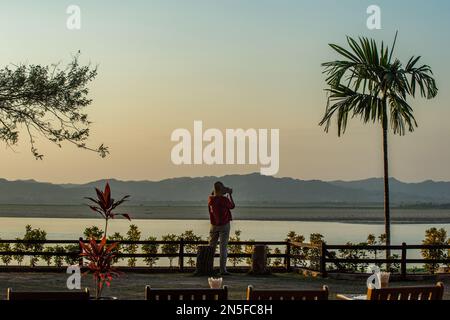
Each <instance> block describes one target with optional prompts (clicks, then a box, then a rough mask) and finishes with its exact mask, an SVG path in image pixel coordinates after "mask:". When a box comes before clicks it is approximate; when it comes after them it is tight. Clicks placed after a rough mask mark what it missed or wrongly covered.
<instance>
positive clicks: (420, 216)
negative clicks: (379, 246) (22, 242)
mask: <svg viewBox="0 0 450 320" xmlns="http://www.w3.org/2000/svg"><path fill="white" fill-rule="evenodd" d="M120 212H126V213H129V214H131V216H132V217H133V218H134V219H167V220H207V219H208V211H207V208H206V206H169V205H167V206H128V207H127V206H123V207H122V208H121V210H120ZM233 215H234V219H235V220H260V221H310V222H344V223H359V224H382V223H383V222H384V213H383V209H382V208H378V207H335V208H332V207H239V206H238V207H237V208H236V209H235V210H234V211H233ZM0 217H22V218H87V219H89V218H98V217H97V216H96V215H95V213H93V212H91V211H90V210H89V208H88V207H87V206H84V205H39V204H37V205H4V204H3V205H0ZM391 219H392V220H391V221H392V223H395V224H441V223H450V209H446V208H443V209H437V208H428V209H427V208H392V209H391Z"/></svg>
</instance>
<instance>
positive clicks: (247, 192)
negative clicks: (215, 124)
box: [0, 173, 450, 205]
mask: <svg viewBox="0 0 450 320" xmlns="http://www.w3.org/2000/svg"><path fill="white" fill-rule="evenodd" d="M217 180H221V181H223V182H224V184H225V185H227V186H230V187H232V188H233V189H234V191H235V193H234V197H235V199H236V200H237V201H240V202H241V203H242V202H243V203H245V202H248V203H260V204H263V205H264V204H268V203H274V204H355V205H358V204H368V203H370V204H381V203H382V202H383V180H382V179H381V178H370V179H365V180H358V181H330V182H326V181H320V180H299V179H293V178H276V177H271V176H262V175H260V174H257V173H254V174H247V175H226V176H223V177H212V176H209V177H194V178H190V177H182V178H173V179H165V180H161V181H120V180H116V179H104V180H98V181H93V182H89V183H85V184H52V183H44V182H37V181H34V180H17V181H8V180H5V179H0V203H1V204H82V203H86V200H85V199H84V198H85V197H87V196H92V195H93V194H94V190H93V188H94V187H98V188H103V186H104V185H105V183H106V181H109V183H110V185H111V188H112V190H113V195H114V196H115V197H116V198H118V197H120V196H123V195H125V194H129V195H131V202H130V204H147V203H152V202H204V201H205V199H206V197H207V195H208V194H209V193H210V192H211V188H212V185H213V183H214V182H215V181H217ZM390 183H391V197H392V203H393V204H397V205H399V204H417V203H432V204H444V203H450V182H434V181H424V182H421V183H405V182H401V181H398V180H396V179H394V178H391V181H390Z"/></svg>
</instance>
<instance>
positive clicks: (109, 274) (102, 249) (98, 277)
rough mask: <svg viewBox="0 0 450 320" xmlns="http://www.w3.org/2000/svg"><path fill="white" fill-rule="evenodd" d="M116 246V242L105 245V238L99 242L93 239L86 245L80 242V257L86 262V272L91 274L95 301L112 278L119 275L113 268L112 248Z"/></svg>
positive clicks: (100, 296)
mask: <svg viewBox="0 0 450 320" xmlns="http://www.w3.org/2000/svg"><path fill="white" fill-rule="evenodd" d="M118 244H119V243H118V242H115V243H112V244H107V243H106V237H105V236H103V238H102V240H101V241H100V242H97V240H95V239H93V238H92V239H91V240H89V242H88V243H84V242H83V241H80V246H81V248H82V253H81V256H82V257H83V258H84V259H86V260H87V262H86V267H87V268H88V271H87V272H90V273H92V275H93V278H94V283H95V298H96V299H97V300H98V299H101V298H102V290H103V288H104V287H105V285H106V286H107V287H109V286H110V285H111V281H112V280H113V278H114V277H116V276H119V275H120V272H119V271H117V270H116V269H115V268H114V267H113V260H114V258H115V256H116V253H115V252H114V248H115V247H116V246H117V245H118ZM112 299H114V298H112Z"/></svg>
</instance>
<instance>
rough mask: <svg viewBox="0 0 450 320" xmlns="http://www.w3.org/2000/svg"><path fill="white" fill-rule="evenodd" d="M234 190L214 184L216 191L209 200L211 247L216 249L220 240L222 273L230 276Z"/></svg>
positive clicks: (219, 183)
mask: <svg viewBox="0 0 450 320" xmlns="http://www.w3.org/2000/svg"><path fill="white" fill-rule="evenodd" d="M232 193H233V189H231V188H227V187H225V186H224V185H223V183H222V182H216V183H214V190H213V192H212V194H211V195H210V196H209V198H208V211H209V219H210V221H211V229H210V232H209V235H210V240H209V245H210V246H212V247H214V250H215V248H216V247H217V242H218V240H219V238H220V273H221V275H229V273H228V271H227V255H228V239H229V237H230V222H231V220H233V217H232V215H231V210H232V209H234V207H235V205H234V201H233V196H232Z"/></svg>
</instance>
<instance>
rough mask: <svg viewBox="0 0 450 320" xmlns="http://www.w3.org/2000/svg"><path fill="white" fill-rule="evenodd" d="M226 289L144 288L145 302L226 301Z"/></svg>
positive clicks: (224, 287)
mask: <svg viewBox="0 0 450 320" xmlns="http://www.w3.org/2000/svg"><path fill="white" fill-rule="evenodd" d="M227 299H228V288H227V286H223V289H154V288H151V287H150V286H146V287H145V300H153V301H180V300H181V301H182V300H184V301H192V300H227Z"/></svg>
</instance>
